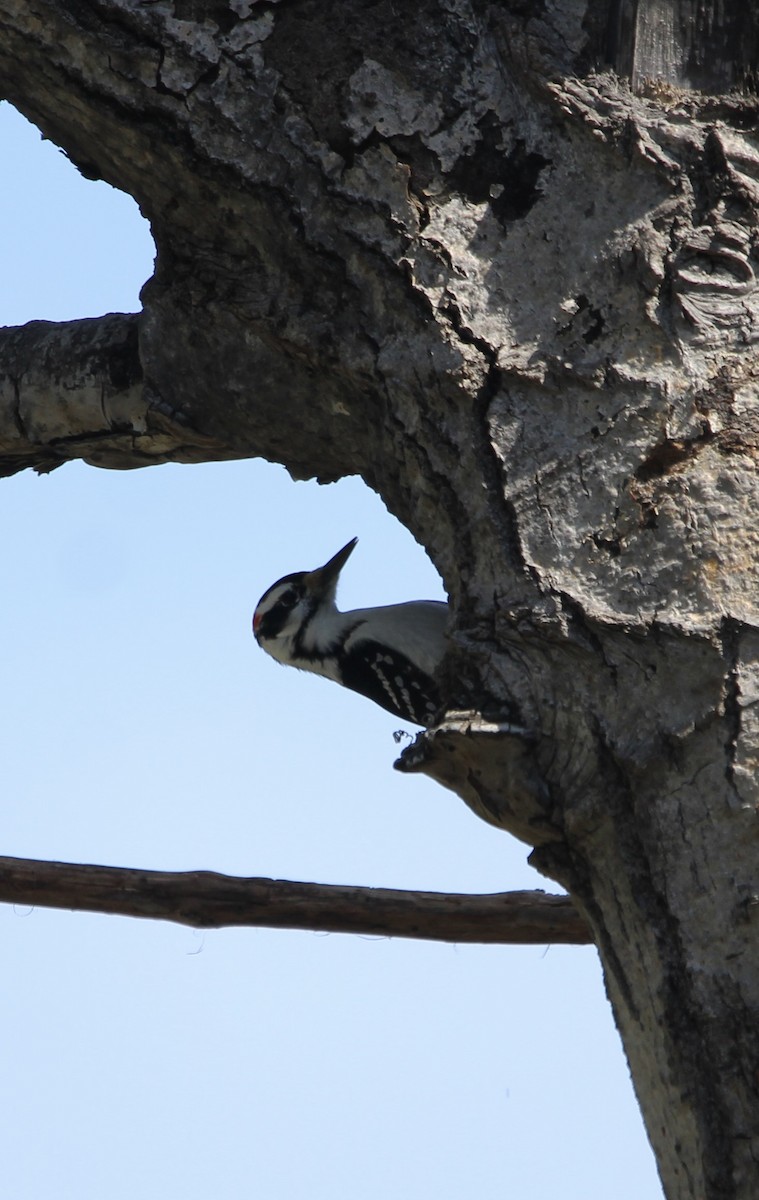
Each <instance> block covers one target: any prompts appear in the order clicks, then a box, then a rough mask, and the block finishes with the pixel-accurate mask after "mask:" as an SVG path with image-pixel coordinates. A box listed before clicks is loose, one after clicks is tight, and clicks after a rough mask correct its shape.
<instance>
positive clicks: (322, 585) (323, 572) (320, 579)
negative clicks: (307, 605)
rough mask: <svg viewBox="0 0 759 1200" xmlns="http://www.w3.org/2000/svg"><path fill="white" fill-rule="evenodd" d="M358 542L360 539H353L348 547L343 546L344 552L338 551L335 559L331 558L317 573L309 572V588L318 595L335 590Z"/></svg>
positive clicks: (318, 568)
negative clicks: (339, 577)
mask: <svg viewBox="0 0 759 1200" xmlns="http://www.w3.org/2000/svg"><path fill="white" fill-rule="evenodd" d="M357 542H358V538H351V540H350V541H349V542H348V544H347V546H343V548H342V550H338V552H337V554H336V555H335V556H334V558H331V559H330V560H329V562H328V563H325V564H324V566H323V567H317V568H316V570H315V571H309V572H308V574H307V575H306V577H305V583H306V585H307V586H308V588H309V589H310V590H311V591H313V592H316V593H317V595H325V594H326V593H327V592H329V591H330V590H331V589H334V588H335V586H336V585H337V579H338V576H339V574H340V572H341V571H342V569H343V567H344V566H345V564H346V563H347V561H348V559H349V558H350V556H351V554H352V553H353V551H354V550H355V548H356V543H357Z"/></svg>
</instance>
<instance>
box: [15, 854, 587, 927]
mask: <svg viewBox="0 0 759 1200" xmlns="http://www.w3.org/2000/svg"><path fill="white" fill-rule="evenodd" d="M0 901H4V902H5V903H8V904H31V905H34V906H35V907H42V908H65V909H68V910H78V911H85V912H97V913H118V914H119V915H120V916H123V917H149V918H151V919H153V920H156V919H158V920H163V921H176V922H178V923H179V924H180V925H191V926H192V927H193V928H195V929H220V928H222V927H224V926H241V925H247V926H264V927H266V928H268V929H315V930H320V931H322V932H329V933H360V934H371V935H375V936H380V937H405V938H421V939H425V940H427V941H436V942H477V943H480V944H486V945H487V944H490V945H495V944H501V945H502V944H508V945H512V946H525V945H535V944H537V945H546V944H548V943H549V942H550V943H552V944H556V945H558V944H564V945H586V944H587V943H588V942H591V941H592V938H591V935H590V931H589V929H588V926H587V925H586V923H585V921H584V920H583V919H582V917H581V916H580V914H579V913H578V912H577V910H576V909H575V907H574V905H573V904H572V902H571V900H570V899H569V898H568V897H567V896H548V895H546V894H545V893H544V892H503V893H500V894H495V895H489V896H470V895H465V894H462V895H455V894H452V893H440V892H408V891H400V890H399V889H397V888H369V887H349V886H342V885H338V884H325V883H293V882H290V881H289V880H286V879H250V878H245V879H241V878H238V877H236V876H232V875H219V874H217V873H216V872H214V871H139V870H132V869H127V868H125V867H100V866H91V865H84V864H79V863H56V862H35V861H32V860H29V859H24V858H0Z"/></svg>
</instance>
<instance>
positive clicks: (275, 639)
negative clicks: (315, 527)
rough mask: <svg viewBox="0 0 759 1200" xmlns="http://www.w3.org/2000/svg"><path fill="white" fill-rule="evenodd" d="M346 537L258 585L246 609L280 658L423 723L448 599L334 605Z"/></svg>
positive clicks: (432, 711)
mask: <svg viewBox="0 0 759 1200" xmlns="http://www.w3.org/2000/svg"><path fill="white" fill-rule="evenodd" d="M357 543H358V538H352V539H351V541H350V542H348V543H347V545H345V546H343V548H342V550H338V552H337V554H335V555H334V556H333V557H332V558H331V559H330V560H329V562H326V563H325V564H324V566H323V567H317V568H316V570H314V571H297V572H296V573H295V574H293V575H285V576H283V578H282V579H278V580H277V582H276V583H273V584H272V585H271V587H270V588H267V590H266V591H265V592H264V594H263V596H262V597H261V599H260V600H259V601H258V604H257V605H256V609H255V612H254V614H253V634H254V636H255V639H256V641H257V642H258V644H259V646H260V647H261V649H262V650H265V651H266V653H267V654H269V655H271V657H272V658H275V659H277V661H278V662H281V663H284V664H285V665H286V666H290V667H298V668H299V669H300V670H302V671H313V672H314V673H315V674H316V675H323V676H326V678H327V679H332V680H334V681H335V682H336V683H340V684H342V685H343V687H347V688H350V689H351V690H352V691H354V692H359V693H360V694H361V695H362V696H366V697H368V698H369V699H370V700H373V701H374V702H375V704H379V706H380V708H384V709H386V711H387V712H390V713H393V715H394V716H396V717H400V718H401V719H402V720H404V721H409V722H411V723H412V724H414V725H423V726H425V727H429V725H430V724H431V723H432V721H433V720H434V717H435V715H436V713H437V711H438V710H439V709H440V707H441V697H440V692H439V689H438V684H437V680H436V678H435V676H436V672H437V670H438V668H439V666H440V664H441V662H442V661H443V658H444V656H445V651H446V636H445V631H446V625H447V622H448V605H447V604H446V603H445V602H444V601H441V600H411V601H407V602H406V603H404V604H388V605H385V606H382V607H379V608H358V609H354V610H352V611H349V612H340V611H339V609H338V608H337V606H336V604H335V595H336V592H337V583H338V579H339V577H340V572H341V571H342V569H343V567H344V566H345V564H346V562H347V561H348V559H349V557H350V556H351V554H352V553H353V551H354V550H355V548H356V545H357Z"/></svg>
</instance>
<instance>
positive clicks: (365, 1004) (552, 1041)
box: [0, 104, 661, 1200]
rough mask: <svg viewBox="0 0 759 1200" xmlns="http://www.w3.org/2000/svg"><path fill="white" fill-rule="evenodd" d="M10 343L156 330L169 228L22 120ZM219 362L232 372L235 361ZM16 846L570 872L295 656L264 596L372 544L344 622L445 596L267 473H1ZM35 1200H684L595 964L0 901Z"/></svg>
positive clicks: (527, 951) (447, 884)
mask: <svg viewBox="0 0 759 1200" xmlns="http://www.w3.org/2000/svg"><path fill="white" fill-rule="evenodd" d="M0 138H1V139H2V149H3V162H4V168H5V169H4V180H3V186H2V188H0V206H1V210H0V261H2V263H3V284H4V286H3V288H2V289H1V290H0V292H1V294H0V324H8V325H11V324H20V323H22V322H24V321H27V320H30V319H34V318H46V319H49V320H63V319H69V318H74V317H82V316H95V315H98V314H99V313H101V312H106V311H114V310H115V311H135V310H136V309H137V308H138V307H139V300H138V292H139V289H140V287H141V285H142V283H143V282H144V280H145V279H146V278H147V277H148V275H149V274H150V271H151V267H152V242H151V240H150V236H149V231H148V229H147V226H146V224H145V222H144V221H143V220H142V219H141V218H140V216H139V213H138V210H137V208H136V206H135V205H134V203H133V202H132V200H131V199H129V198H128V197H125V196H123V195H122V194H120V193H118V192H116V191H114V190H113V189H111V188H110V187H108V186H107V185H105V184H102V183H92V182H89V181H86V180H84V179H82V178H81V176H79V174H78V173H77V172H76V170H75V169H74V167H72V166H71V164H70V163H69V162H68V161H67V160H66V158H65V157H64V156H63V155H62V154H61V153H60V152H59V151H58V150H57V149H56V148H55V147H53V146H52V145H51V144H50V143H48V142H43V141H41V140H40V137H39V134H38V133H37V131H36V130H34V129H33V128H32V127H31V126H29V125H28V124H27V123H26V122H25V121H23V120H22V119H21V118H20V117H19V116H18V114H16V113H14V112H13V110H12V109H10V108H9V107H8V106H7V105H5V104H3V105H0ZM222 369H223V364H220V370H222ZM0 490H1V491H2V497H3V503H2V504H1V505H0V536H1V537H2V543H3V557H4V564H5V586H4V588H3V591H2V622H1V623H0V641H1V644H0V655H1V656H2V661H3V665H4V671H3V675H4V684H3V692H2V699H1V700H0V704H1V705H2V729H3V733H4V737H5V744H4V746H3V764H4V771H3V775H4V779H5V785H6V786H5V787H4V789H3V792H4V804H3V816H2V831H3V837H2V842H1V845H2V851H1V852H2V853H4V854H11V855H22V856H29V857H35V858H36V857H39V858H51V859H61V860H69V861H80V862H100V863H111V864H118V865H123V866H134V867H155V868H164V869H186V868H208V869H213V870H218V871H226V872H230V873H234V874H251V875H271V876H277V877H281V878H289V879H305V880H309V879H313V880H319V881H323V882H340V883H361V884H374V885H385V886H396V887H409V888H412V887H418V888H424V889H437V890H443V891H459V890H462V891H463V890H468V891H500V890H506V889H510V888H522V887H547V888H550V885H548V884H547V883H546V881H545V880H543V879H542V878H541V877H539V876H538V875H537V874H536V873H535V872H534V871H532V870H531V869H530V868H529V867H528V866H527V865H526V861H525V860H526V855H527V850H526V848H525V847H524V846H522V845H521V844H520V843H518V842H516V841H515V840H514V839H512V838H510V837H508V836H507V835H506V834H503V833H500V832H499V831H497V830H493V829H491V828H489V827H488V826H487V825H485V824H483V823H482V822H480V821H479V820H478V819H477V818H476V817H475V816H474V815H473V814H471V813H470V812H469V810H468V809H467V808H466V807H465V806H464V805H463V803H462V802H461V801H460V800H458V799H457V798H456V797H455V796H454V795H453V794H452V793H449V792H446V791H444V790H442V789H441V788H439V787H437V786H435V785H433V784H432V783H430V782H428V781H426V780H424V779H422V778H416V777H407V776H400V775H398V774H397V773H396V772H394V771H393V770H392V763H393V760H394V758H395V755H396V753H397V750H396V746H395V744H394V742H393V738H392V733H393V731H394V730H395V729H396V728H398V725H399V722H398V721H397V719H396V718H393V717H391V716H389V715H388V714H385V713H383V712H382V711H381V710H380V709H378V708H375V707H374V706H373V705H371V704H370V703H369V702H368V701H365V700H363V699H361V698H360V697H357V696H354V695H352V694H351V693H348V692H344V691H343V690H342V689H340V688H338V687H336V686H334V685H332V684H330V683H328V682H327V681H325V680H321V679H317V678H315V677H309V676H305V675H302V674H300V673H297V672H294V671H287V670H285V669H283V668H281V667H279V666H278V665H277V664H276V663H274V662H272V661H271V660H269V659H267V658H266V657H265V656H264V655H263V654H262V653H261V652H260V651H259V650H258V649H257V647H256V646H255V643H254V642H253V639H252V637H251V635H250V616H251V612H252V608H253V606H254V604H255V601H256V600H257V599H258V597H259V595H260V594H261V592H262V591H263V590H264V589H265V588H266V587H267V586H268V585H269V584H270V583H271V582H273V580H275V579H276V578H278V577H279V576H280V575H282V574H284V573H285V572H288V571H292V570H298V569H302V568H310V567H314V566H317V565H318V564H319V563H321V562H322V561H324V560H325V559H326V558H327V557H329V556H330V555H331V554H333V553H334V552H335V551H336V550H337V549H339V547H340V546H342V545H343V544H344V543H345V542H346V541H347V540H348V539H349V538H350V537H352V536H354V535H358V536H359V538H360V544H359V547H358V549H357V550H356V552H355V554H354V555H353V556H352V558H351V560H350V563H349V564H348V566H347V567H346V570H345V576H344V582H343V585H342V588H341V592H340V600H341V603H342V604H343V606H344V607H352V606H358V605H369V604H374V603H383V602H384V603H387V602H391V601H395V600H404V599H411V598H414V597H422V596H424V597H433V598H434V597H438V596H441V595H442V592H441V588H440V583H439V581H438V579H437V576H436V573H435V572H434V570H433V568H432V566H431V565H430V563H429V561H428V560H427V558H426V556H425V555H424V553H423V551H422V550H421V549H420V548H419V547H418V546H417V545H416V543H415V542H414V541H413V539H412V538H411V537H410V536H409V534H408V533H407V532H406V531H405V530H404V529H402V528H401V527H400V526H399V525H398V524H397V522H395V521H394V520H393V519H392V518H391V517H390V516H389V515H388V514H387V512H386V511H385V509H384V507H383V505H382V503H381V502H380V501H379V500H378V498H377V497H376V496H374V495H373V494H372V493H371V492H369V491H368V489H367V488H366V487H365V486H364V485H363V484H362V483H361V482H360V481H359V480H348V481H344V482H343V483H341V484H338V485H334V486H330V487H322V488H320V487H317V486H316V485H315V484H303V483H299V484H294V483H292V482H291V481H290V480H289V478H288V476H287V474H286V473H285V471H284V470H283V469H282V468H280V467H277V466H272V465H270V464H266V463H260V462H259V463H254V462H250V463H235V464H224V465H208V466H202V467H173V466H167V467H155V468H150V469H148V470H143V471H135V472H127V473H123V474H122V473H114V472H106V471H97V470H94V469H92V468H87V467H83V466H81V465H78V464H77V465H72V466H68V467H64V468H62V469H61V470H59V471H56V472H54V473H53V474H52V475H50V476H48V477H44V478H37V477H36V476H34V475H32V474H31V473H26V474H24V475H21V476H16V477H15V478H13V479H10V480H3V481H0ZM0 947H1V950H0V952H1V953H2V959H3V973H2V978H3V982H2V984H1V985H0V1063H1V1064H2V1075H3V1085H4V1086H3V1093H4V1096H5V1100H4V1103H3V1116H2V1120H1V1121H0V1162H2V1164H3V1171H2V1173H3V1183H4V1191H5V1194H6V1195H7V1196H9V1197H13V1200H40V1198H41V1197H53V1196H54V1197H55V1198H56V1200H69V1198H70V1200H102V1198H103V1197H108V1200H127V1198H129V1200H132V1198H133V1197H134V1196H135V1195H139V1196H140V1198H141V1200H175V1198H176V1200H180V1198H181V1200H208V1198H209V1197H222V1198H224V1200H238V1198H240V1200H242V1198H243V1197H245V1198H248V1197H257V1196H261V1197H264V1196H265V1197H266V1198H267V1200H301V1198H302V1200H322V1198H323V1200H388V1198H389V1197H391V1196H392V1197H394V1198H395V1200H461V1198H462V1197H467V1198H468V1197H473V1198H476V1200H554V1198H555V1197H558V1196H562V1197H567V1196H568V1197H570V1198H572V1197H578V1198H580V1197H581V1198H582V1200H609V1197H613V1198H614V1200H659V1198H660V1197H661V1188H660V1185H659V1183H658V1179H657V1176H656V1172H655V1168H654V1164H653V1158H652V1155H651V1152H650V1150H649V1148H648V1144H647V1141H646V1138H645V1134H644V1132H643V1128H642V1124H641V1121H640V1116H639V1114H638V1111H637V1106H636V1103H635V1100H634V1097H633V1093H632V1088H631V1085H630V1082H629V1077H628V1072H627V1067H626V1065H625V1062H624V1058H623V1055H622V1051H621V1049H620V1045H619V1040H618V1037H617V1035H616V1032H615V1030H614V1027H613V1023H612V1019H611V1016H610V1012H609V1009H608V1005H607V1002H606V1000H605V997H604V991H603V983H602V979H601V974H600V969H599V966H598V961H597V956H596V954H595V951H594V950H592V949H591V948H564V947H552V948H548V949H546V948H542V947H530V948H510V947H483V948H480V947H473V946H459V947H456V946H447V945H436V944H428V943H424V942H404V941H401V940H383V939H375V938H360V937H347V936H340V935H328V936H326V935H319V934H312V933H297V932H276V931H267V930H233V931H226V930H220V931H214V932H206V933H203V934H199V933H196V932H194V931H192V930H188V929H183V928H180V927H178V926H172V925H168V924H159V923H155V922H149V921H136V920H126V919H120V918H113V917H99V916H92V915H86V914H77V913H65V912H48V911H44V910H41V909H39V910H33V911H29V910H26V909H23V910H19V909H14V908H12V907H9V906H0Z"/></svg>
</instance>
